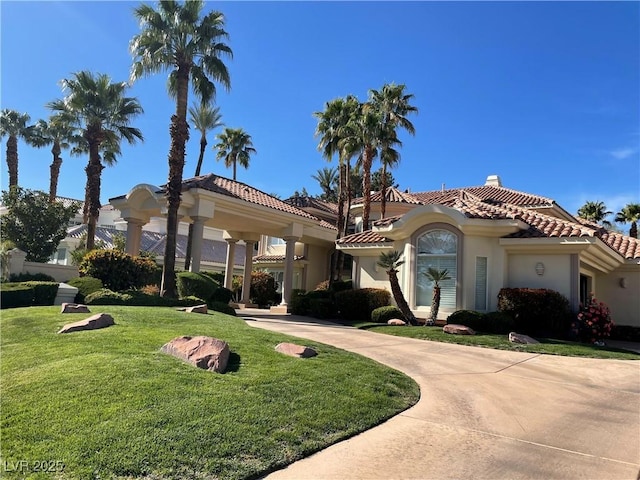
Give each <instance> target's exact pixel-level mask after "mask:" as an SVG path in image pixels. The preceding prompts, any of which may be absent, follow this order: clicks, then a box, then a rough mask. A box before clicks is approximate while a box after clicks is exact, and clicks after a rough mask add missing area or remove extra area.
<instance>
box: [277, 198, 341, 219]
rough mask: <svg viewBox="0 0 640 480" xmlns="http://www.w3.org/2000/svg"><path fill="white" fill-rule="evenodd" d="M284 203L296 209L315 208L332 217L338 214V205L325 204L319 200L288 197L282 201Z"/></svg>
mask: <svg viewBox="0 0 640 480" xmlns="http://www.w3.org/2000/svg"><path fill="white" fill-rule="evenodd" d="M284 203H287V204H289V205H292V206H294V207H297V208H316V209H318V210H322V211H324V212H327V213H331V214H334V215H337V214H338V204H337V203H332V202H325V201H324V200H320V199H319V198H314V197H309V196H298V197H289V198H287V199H286V200H284Z"/></svg>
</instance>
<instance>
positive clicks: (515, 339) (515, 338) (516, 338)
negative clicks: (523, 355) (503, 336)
mask: <svg viewBox="0 0 640 480" xmlns="http://www.w3.org/2000/svg"><path fill="white" fill-rule="evenodd" d="M509 341H510V342H511V343H523V344H525V345H528V344H534V343H540V342H539V341H538V340H536V339H535V338H531V337H530V336H529V335H524V334H522V333H516V332H511V333H510V334H509Z"/></svg>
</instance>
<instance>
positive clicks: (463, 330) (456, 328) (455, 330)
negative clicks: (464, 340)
mask: <svg viewBox="0 0 640 480" xmlns="http://www.w3.org/2000/svg"><path fill="white" fill-rule="evenodd" d="M442 331H443V332H444V333H451V334H453V335H475V334H476V332H475V330H473V329H472V328H469V327H467V326H466V325H458V324H457V323H449V324H447V325H445V326H444V327H442Z"/></svg>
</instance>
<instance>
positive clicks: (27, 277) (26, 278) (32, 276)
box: [9, 272, 56, 283]
mask: <svg viewBox="0 0 640 480" xmlns="http://www.w3.org/2000/svg"><path fill="white" fill-rule="evenodd" d="M9 281H10V282H14V283H19V282H31V281H34V282H55V281H56V279H55V278H53V277H52V276H51V275H47V274H46V273H29V272H26V273H12V274H11V275H10V276H9Z"/></svg>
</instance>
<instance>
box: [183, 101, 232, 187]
mask: <svg viewBox="0 0 640 480" xmlns="http://www.w3.org/2000/svg"><path fill="white" fill-rule="evenodd" d="M189 116H190V120H191V123H193V126H194V127H195V129H196V130H198V131H199V132H200V156H199V157H198V165H197V166H196V172H195V176H196V177H197V176H199V175H200V170H201V169H202V161H203V160H204V152H205V149H206V148H207V143H208V142H207V132H208V131H210V130H214V129H216V128H218V127H222V126H224V123H222V122H221V121H220V120H221V119H222V115H221V114H220V107H215V108H212V107H211V105H210V104H208V103H200V104H199V105H197V106H196V105H194V106H191V107H189Z"/></svg>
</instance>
